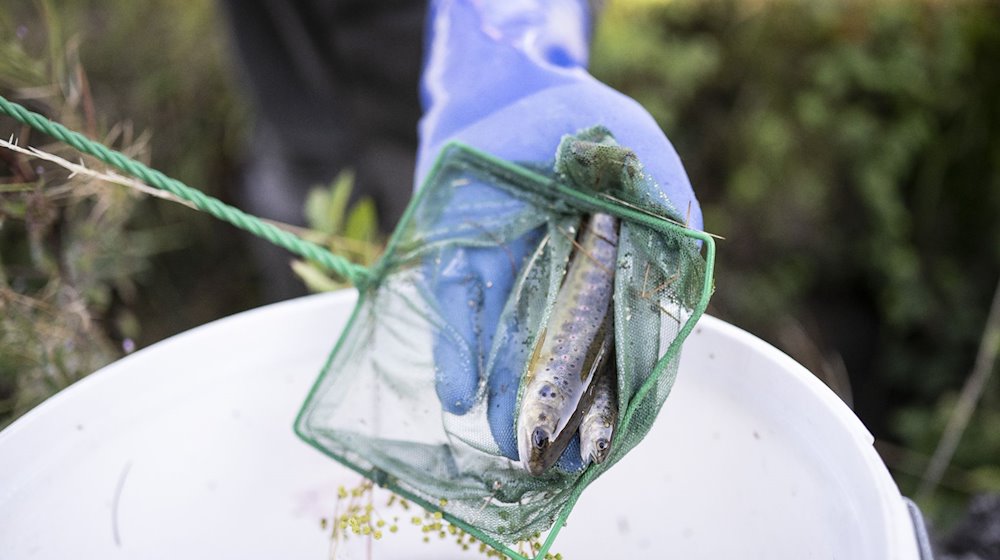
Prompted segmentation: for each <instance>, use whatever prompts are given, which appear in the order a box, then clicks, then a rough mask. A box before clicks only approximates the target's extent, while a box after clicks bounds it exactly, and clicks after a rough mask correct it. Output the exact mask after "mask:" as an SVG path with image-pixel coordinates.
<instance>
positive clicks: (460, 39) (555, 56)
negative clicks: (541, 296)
mask: <svg viewBox="0 0 1000 560" xmlns="http://www.w3.org/2000/svg"><path fill="white" fill-rule="evenodd" d="M589 18H590V14H589V12H588V7H587V4H586V3H585V2H583V1H579V0H503V1H496V2H494V1H489V0H485V1H475V0H436V1H432V4H431V7H430V13H429V17H428V29H427V54H426V62H425V67H424V72H423V78H422V83H421V98H422V103H423V108H424V117H423V119H422V121H421V123H420V148H419V152H418V159H417V172H416V178H417V185H419V184H420V183H421V181H422V180H423V179H424V178H425V177H426V174H427V172H428V171H429V170H430V169H431V166H432V164H433V162H434V160H435V158H436V157H437V155H438V152H439V151H440V149H441V147H442V146H443V145H444V144H445V143H446V142H448V141H451V140H458V141H461V142H464V143H465V144H468V145H471V146H473V147H475V148H478V149H480V150H483V151H485V152H488V153H490V154H493V155H495V156H498V157H501V158H504V159H507V160H509V161H514V162H539V163H544V162H551V161H553V159H554V157H555V153H556V148H557V147H558V145H559V141H560V139H561V138H562V136H563V135H565V134H574V133H576V132H578V131H580V130H581V129H584V128H587V127H590V126H593V125H598V124H600V125H604V126H605V127H607V128H608V129H609V130H611V132H612V133H613V134H614V135H615V137H616V139H617V141H618V143H619V144H620V145H622V146H626V147H629V148H631V149H632V150H634V151H635V153H636V154H637V155H638V156H639V160H640V161H641V162H642V164H643V165H644V167H645V170H646V172H647V173H649V174H650V175H651V176H652V177H653V178H654V179H655V181H656V183H657V184H658V185H660V187H661V188H662V190H663V191H664V193H665V194H666V195H667V197H668V198H669V200H670V201H671V202H672V204H673V206H674V208H675V209H676V210H678V212H679V213H680V214H681V215H688V216H689V219H690V225H691V226H692V227H695V228H699V229H700V228H701V227H702V216H701V210H700V208H699V207H698V203H697V201H696V200H695V197H694V193H693V192H692V190H691V185H690V182H689V181H688V178H687V175H686V174H685V172H684V168H683V167H682V166H681V162H680V159H679V158H678V156H677V153H676V152H675V151H674V148H673V146H671V144H670V142H669V141H668V140H667V138H666V136H664V135H663V132H661V131H660V128H659V127H658V126H657V124H656V122H655V121H654V120H653V118H652V117H651V116H650V115H649V113H647V112H646V111H645V109H643V108H642V107H641V106H640V105H639V104H638V103H636V102H635V101H633V100H632V99H630V98H629V97H626V96H624V95H622V94H621V93H618V92H617V91H615V90H613V89H611V88H609V87H607V86H606V85H604V84H602V83H601V82H599V81H597V80H596V79H594V78H593V77H592V76H590V75H589V74H588V73H587V71H586V69H585V66H586V63H587V44H588V39H589V37H588V35H589V29H590V21H589ZM482 194H483V195H484V196H486V193H485V192H484V193H482ZM493 196H496V195H495V194H494V195H493ZM533 245H534V243H533V241H532V240H530V239H526V240H521V242H518V243H513V244H511V245H509V246H507V247H505V249H504V250H499V249H469V248H466V249H457V250H454V251H450V252H449V253H447V254H446V255H445V258H444V259H443V261H444V262H442V263H441V265H440V268H439V270H440V272H439V277H438V278H437V280H436V282H435V285H434V286H433V289H434V293H435V296H436V297H437V299H438V303H439V305H440V307H441V309H442V314H443V319H444V321H445V322H446V323H447V324H448V325H449V328H448V329H447V330H448V331H449V333H450V336H439V337H437V339H436V340H435V346H434V358H435V363H436V364H437V366H436V367H437V376H436V379H437V387H436V388H437V393H438V397H439V398H440V400H441V403H442V406H443V407H444V409H445V410H446V411H448V412H450V413H453V414H464V413H466V412H468V410H469V409H470V408H471V407H472V406H473V405H474V404H475V400H476V396H477V391H478V389H479V385H480V379H481V377H482V376H483V375H484V372H483V371H482V370H483V369H484V363H483V362H484V361H485V356H486V355H488V353H489V351H490V348H491V345H492V342H493V335H494V330H495V326H496V324H497V320H498V318H499V317H500V313H501V311H502V309H503V306H504V303H505V301H506V299H507V296H508V294H509V292H510V289H511V285H512V284H513V281H514V277H515V274H516V272H517V271H516V270H513V269H512V267H511V264H510V263H511V262H512V260H513V261H515V262H518V263H520V262H522V260H523V258H524V257H525V256H526V255H527V254H528V252H529V251H531V250H532V249H533V248H534V247H533ZM512 257H513V259H512ZM513 369H514V368H507V369H504V368H502V367H497V368H494V371H493V372H492V374H491V376H490V378H489V380H488V385H487V389H488V391H489V397H488V398H489V401H488V405H489V409H488V418H489V423H490V429H491V431H492V434H493V437H494V439H495V440H496V442H497V444H498V445H499V447H500V450H501V452H502V453H503V454H504V455H506V456H507V457H509V458H511V459H515V460H516V459H517V458H518V457H517V444H516V436H515V432H514V414H515V411H514V406H515V402H516V399H517V390H518V383H519V379H518V376H519V375H520V372H515V371H512V370H513ZM560 466H561V467H562V468H564V469H568V470H574V469H576V468H579V467H580V466H581V463H580V457H579V449H578V444H576V443H574V444H571V446H570V448H568V449H567V452H566V454H565V455H564V457H563V460H562V461H561V462H560Z"/></svg>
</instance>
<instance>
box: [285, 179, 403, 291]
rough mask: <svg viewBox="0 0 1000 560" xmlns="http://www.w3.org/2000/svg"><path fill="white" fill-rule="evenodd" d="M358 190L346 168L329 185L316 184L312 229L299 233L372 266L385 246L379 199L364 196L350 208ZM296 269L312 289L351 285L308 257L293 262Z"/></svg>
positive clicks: (310, 205)
mask: <svg viewBox="0 0 1000 560" xmlns="http://www.w3.org/2000/svg"><path fill="white" fill-rule="evenodd" d="M353 190H354V173H353V172H351V171H342V172H341V173H340V174H339V175H337V177H336V178H335V179H334V180H333V182H331V183H330V185H329V186H327V187H316V188H314V189H312V190H311V191H309V196H308V197H307V198H306V207H305V214H306V222H307V224H308V226H309V229H305V230H302V231H300V232H298V233H299V235H300V236H301V237H303V238H304V239H308V240H309V241H312V242H313V243H318V244H320V245H322V246H324V247H326V248H327V249H329V250H330V251H331V252H332V253H333V254H335V255H340V256H342V257H346V258H347V259H348V260H350V261H351V262H354V263H357V264H361V265H364V266H372V265H374V264H375V261H376V260H377V259H378V257H379V255H380V254H381V253H382V250H383V248H384V247H385V242H384V240H383V239H382V236H381V234H380V233H379V227H378V217H377V216H376V213H375V201H374V200H372V199H371V197H367V196H363V197H360V198H359V199H358V200H357V201H356V202H354V204H351V205H350V207H348V202H349V201H350V200H351V193H352V191H353ZM292 270H294V271H295V274H296V275H297V276H298V277H299V278H300V279H301V280H302V281H303V282H305V284H306V286H307V287H308V288H309V290H310V291H313V292H328V291H332V290H339V289H342V288H347V287H350V286H351V284H350V283H349V282H348V281H347V280H346V279H344V278H336V277H331V276H330V273H329V272H328V271H326V270H325V269H324V268H322V267H321V266H319V265H318V264H316V263H311V262H308V261H304V260H296V261H293V262H292Z"/></svg>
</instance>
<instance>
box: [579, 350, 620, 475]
mask: <svg viewBox="0 0 1000 560" xmlns="http://www.w3.org/2000/svg"><path fill="white" fill-rule="evenodd" d="M616 374H617V372H616V371H615V361H614V360H607V361H606V362H605V365H604V367H603V368H602V370H601V371H599V372H598V373H597V379H596V380H594V384H595V387H594V397H593V400H592V402H591V403H590V406H589V407H587V408H586V409H585V410H584V411H583V418H582V420H581V421H580V456H581V457H583V462H584V464H586V463H603V462H604V460H605V459H607V458H608V454H609V453H610V452H611V441H612V438H613V437H614V434H615V424H617V423H618V387H617V386H618V378H617V375H616Z"/></svg>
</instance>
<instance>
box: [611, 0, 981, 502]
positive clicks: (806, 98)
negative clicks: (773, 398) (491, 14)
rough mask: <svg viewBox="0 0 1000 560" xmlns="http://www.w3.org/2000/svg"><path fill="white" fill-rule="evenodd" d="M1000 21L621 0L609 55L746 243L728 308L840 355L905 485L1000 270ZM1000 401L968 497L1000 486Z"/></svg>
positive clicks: (864, 6)
mask: <svg viewBox="0 0 1000 560" xmlns="http://www.w3.org/2000/svg"><path fill="white" fill-rule="evenodd" d="M998 23H1000V4H997V3H995V2H987V1H983V2H956V3H947V2H935V1H930V0H925V1H908V2H886V1H879V2H863V1H839V2H813V1H809V0H783V1H777V0H776V1H770V2H748V1H743V0H717V1H695V0H676V1H670V2H644V3H629V2H624V1H623V2H618V3H611V5H610V6H609V9H608V10H607V12H606V13H605V16H604V19H603V21H602V25H601V26H600V28H599V30H598V33H597V37H596V45H595V48H594V50H593V59H592V70H593V72H594V74H595V75H597V76H598V77H600V78H602V79H604V80H605V81H607V82H608V83H609V84H610V85H612V86H614V87H616V88H618V89H620V90H621V91H623V92H625V93H626V94H629V95H631V96H633V97H635V98H636V99H637V100H638V101H639V102H640V103H642V104H643V105H644V106H645V107H646V108H647V109H649V110H650V112H651V113H652V114H653V116H654V117H655V118H656V119H657V120H658V121H659V122H660V124H661V126H662V127H663V128H664V130H665V131H666V132H667V135H668V136H669V137H670V138H671V140H672V141H673V142H674V144H675V146H676V148H677V151H678V152H679V153H680V154H681V157H682V159H683V161H684V163H685V166H686V168H687V170H688V173H689V175H690V177H691V181H692V184H694V185H695V190H696V192H697V193H698V196H699V199H700V201H701V203H702V205H703V210H704V213H705V223H706V227H707V228H708V229H709V230H710V231H712V232H713V233H716V234H720V235H722V236H725V237H726V240H725V241H723V242H722V243H721V244H720V250H719V269H718V280H717V286H718V289H717V291H716V295H715V299H714V300H713V308H714V309H713V312H714V313H716V314H719V315H721V316H723V317H724V318H726V319H728V320H730V321H732V322H734V323H736V324H739V325H741V326H743V327H744V328H747V329H748V330H750V331H751V332H754V333H757V334H759V335H760V336H762V337H764V338H767V339H769V340H771V341H772V342H774V343H776V344H778V345H779V346H781V347H783V348H784V349H785V350H786V351H788V352H790V353H791V354H793V355H794V356H796V357H797V358H799V359H800V360H802V361H807V362H808V358H809V356H808V355H807V354H808V353H809V352H808V349H803V348H798V347H796V346H795V344H793V343H790V342H791V340H790V339H789V337H787V336H785V335H784V333H786V332H787V329H786V326H787V324H788V322H789V321H791V322H796V323H801V324H804V325H805V326H806V330H807V331H808V332H809V335H810V338H811V339H813V340H816V341H818V343H817V344H818V345H819V346H820V348H821V349H822V353H823V354H825V355H826V356H830V355H831V354H839V357H842V358H843V362H844V363H845V364H846V369H847V371H848V373H849V374H850V377H851V385H852V386H853V387H854V397H855V403H856V405H857V410H858V411H859V413H860V414H861V416H862V419H864V420H865V421H866V423H867V424H868V425H869V426H870V427H871V428H872V429H873V431H874V432H875V433H876V435H877V436H878V437H879V438H880V439H886V440H887V441H890V442H896V443H897V444H899V445H900V446H902V447H903V448H904V449H906V450H908V451H907V452H906V453H903V454H897V455H896V456H893V457H891V458H890V457H887V458H890V459H891V460H890V465H891V466H893V467H895V469H896V473H897V475H898V478H899V479H900V481H901V482H902V483H903V489H904V491H911V492H912V490H913V488H914V486H913V480H912V478H911V477H910V476H908V475H910V474H919V473H920V472H922V469H923V467H924V463H925V460H926V457H927V456H929V455H930V454H931V453H932V451H933V449H934V445H935V444H936V442H937V438H938V437H939V436H940V433H941V430H942V428H943V425H944V422H945V421H946V419H947V414H948V412H949V411H950V409H951V404H952V403H953V402H954V394H955V392H956V391H957V389H958V388H959V387H960V386H961V383H962V381H963V379H964V378H965V376H966V375H967V374H968V372H969V370H970V369H971V367H972V362H973V357H974V355H975V351H976V346H977V344H978V342H979V338H980V335H981V333H982V331H983V328H984V323H985V319H986V314H987V310H988V307H989V303H990V299H991V296H992V292H993V288H994V286H995V285H996V281H997V277H998V275H1000V25H998ZM807 365H812V366H814V367H813V369H814V371H815V370H817V369H822V367H815V364H807ZM998 386H1000V383H998V382H997V381H996V380H994V382H993V383H992V384H991V385H990V386H989V387H988V393H989V394H987V395H986V396H985V397H984V401H983V403H982V404H981V406H980V408H979V410H978V411H977V416H976V418H975V420H974V425H975V426H976V427H974V428H972V429H970V430H969V431H968V432H967V433H966V436H965V438H964V439H963V441H962V445H961V447H960V449H959V452H958V454H957V456H956V458H955V462H954V465H955V467H956V468H955V469H953V473H952V476H950V477H949V480H951V481H952V482H953V486H956V487H958V489H959V490H961V491H962V492H983V491H987V490H994V491H995V490H1000V476H997V475H998V469H1000V436H998V432H997V431H996V430H995V427H996V426H997V425H1000V424H998V420H1000V387H998ZM990 426H992V427H993V428H994V429H992V430H991V429H989V427H990ZM939 494H940V495H939V496H938V499H935V500H932V501H930V502H928V503H926V504H922V505H924V506H925V507H926V508H929V509H930V510H931V512H932V513H933V514H935V515H937V514H940V515H943V516H944V517H948V515H949V513H950V511H949V510H950V508H951V507H953V506H955V505H957V504H958V503H961V500H958V501H952V500H950V498H952V497H958V498H961V496H960V495H959V496H955V495H949V494H948V493H947V492H944V493H939Z"/></svg>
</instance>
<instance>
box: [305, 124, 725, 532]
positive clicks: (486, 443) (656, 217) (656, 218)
mask: <svg viewBox="0 0 1000 560" xmlns="http://www.w3.org/2000/svg"><path fill="white" fill-rule="evenodd" d="M581 142H583V143H581ZM581 146H583V147H584V148H585V149H582V148H581ZM555 156H556V158H555V159H556V161H555V163H554V164H553V163H552V162H549V163H547V164H542V165H539V164H537V163H536V164H532V165H512V164H509V163H507V162H503V161H500V160H496V159H493V158H491V157H490V156H488V155H486V154H482V153H479V152H476V151H475V150H472V149H471V148H468V147H464V146H461V145H450V146H449V147H447V148H446V149H445V150H444V151H443V152H442V156H441V157H440V159H439V160H438V163H437V164H436V166H435V168H434V169H433V171H432V172H431V174H430V176H429V178H428V180H427V182H426V184H425V185H424V187H423V188H422V189H421V190H420V192H419V193H418V195H417V197H416V198H415V200H414V201H413V203H412V204H411V206H410V208H409V209H408V211H407V213H406V215H405V216H404V218H403V221H402V223H401V224H400V226H399V227H398V229H397V231H396V232H395V234H394V236H393V239H392V240H391V241H390V244H389V247H388V249H387V252H386V254H385V255H384V257H383V258H382V259H381V261H380V262H379V263H378V264H377V266H376V267H375V269H374V270H373V272H374V274H373V280H372V281H371V282H370V283H369V284H368V285H365V286H360V287H359V292H360V297H359V301H358V303H357V306H356V308H355V310H354V314H353V315H352V317H351V319H350V323H349V324H348V326H347V328H346V329H345V331H344V333H343V335H342V337H341V339H340V340H339V341H338V343H337V345H336V347H335V348H334V350H333V352H332V354H331V356H330V358H329V360H328V362H327V364H326V366H325V368H324V370H323V371H322V373H321V375H320V377H319V379H318V381H317V382H316V384H315V386H314V387H313V390H312V392H311V393H310V395H309V397H308V399H307V401H306V403H305V405H304V406H303V409H302V411H301V413H300V415H299V418H298V420H297V424H296V429H297V431H298V433H299V434H300V435H301V436H302V437H303V438H304V439H306V440H307V441H309V442H310V443H312V444H313V445H314V446H316V447H317V448H319V449H321V450H322V451H324V452H325V453H327V454H328V455H330V456H331V457H333V458H335V459H337V460H338V461H340V462H342V463H344V464H345V465H347V466H349V467H351V468H353V469H354V470H357V471H359V472H361V473H363V474H364V475H365V476H368V477H369V478H371V479H373V480H374V481H376V482H377V483H379V484H381V485H383V486H387V487H389V488H390V489H392V490H394V491H396V492H398V493H400V494H402V495H404V496H408V497H410V498H411V499H414V500H416V501H417V502H419V503H421V504H422V505H424V506H425V507H428V508H430V509H432V510H441V511H443V512H444V514H445V516H446V517H447V519H449V520H450V521H452V522H453V523H458V524H459V525H460V526H462V527H463V528H465V529H467V530H469V529H472V532H473V534H474V535H477V536H479V537H480V538H481V539H483V540H485V541H487V542H491V543H501V544H509V543H514V542H517V541H520V540H524V539H527V538H530V537H532V536H534V535H536V534H538V533H541V532H544V531H546V530H548V529H549V528H550V527H552V526H553V524H555V523H556V522H557V521H559V523H558V524H557V525H556V530H558V527H559V526H561V525H562V521H564V520H565V516H566V515H567V514H568V511H569V509H570V508H571V507H572V504H573V503H574V502H575V499H576V497H577V496H578V495H579V492H580V491H581V490H582V489H583V487H584V486H586V484H588V483H589V482H590V481H592V480H593V479H594V478H596V476H598V475H600V474H601V473H602V472H604V471H605V470H606V469H608V468H610V467H611V466H612V465H613V464H614V463H615V462H617V461H618V460H619V459H621V458H622V457H623V456H624V455H625V454H626V453H628V451H629V450H631V449H632V448H633V447H634V446H635V445H636V444H637V443H639V441H640V440H641V439H642V438H643V437H644V436H645V435H646V433H647V432H648V430H649V429H650V427H651V426H652V424H653V421H654V420H655V418H656V416H657V414H658V412H659V410H660V408H661V406H662V405H663V403H664V401H665V400H666V398H667V395H668V393H669V392H670V388H671V386H672V385H673V382H674V378H675V375H676V373H677V365H678V361H679V356H680V354H679V350H680V344H681V342H682V340H683V337H684V336H686V334H687V332H688V331H689V330H690V328H691V326H692V325H693V322H694V321H695V320H696V319H697V317H698V316H699V315H700V314H701V312H702V311H703V310H704V307H705V305H706V304H707V298H708V295H709V292H710V287H711V278H710V275H711V274H710V272H711V269H710V266H709V267H708V268H706V259H705V257H703V255H702V253H703V251H704V249H705V244H706V242H707V244H709V245H710V244H711V240H710V239H708V238H707V237H705V236H704V234H700V232H693V231H691V230H689V229H687V228H685V227H684V226H683V218H682V217H681V216H680V215H679V214H678V213H677V212H676V211H675V210H674V209H673V208H672V207H671V205H670V203H669V201H667V200H666V199H665V197H664V196H663V195H662V194H660V193H661V190H660V189H659V188H658V187H657V185H655V184H654V183H653V181H652V179H651V178H650V177H649V176H647V175H646V174H644V172H643V169H642V167H641V165H640V163H639V162H638V161H637V159H636V158H635V156H634V155H633V154H632V153H631V152H630V151H628V150H624V149H622V148H619V147H617V146H615V145H614V141H613V138H612V136H611V134H610V133H609V132H608V131H607V130H605V129H603V128H599V127H596V128H593V129H589V130H586V131H583V132H581V133H580V134H578V135H577V136H571V137H567V138H566V139H564V141H563V142H562V144H561V145H560V148H559V151H558V153H557V154H555ZM595 212H603V213H609V214H612V215H615V216H617V217H618V218H619V219H620V222H619V223H620V226H619V227H620V229H619V236H620V239H619V247H618V253H617V264H616V269H615V271H614V273H615V276H614V278H615V279H614V295H613V306H614V307H613V309H614V334H615V351H616V359H617V363H616V366H617V386H618V391H617V399H618V410H619V414H618V419H617V422H618V425H617V427H616V431H615V436H614V438H613V441H612V446H611V451H610V455H609V456H608V458H607V460H605V461H604V462H603V463H601V464H594V465H591V466H590V467H589V468H585V467H583V466H581V461H580V460H579V454H580V451H579V445H578V444H577V443H576V442H574V443H573V444H571V445H570V447H569V448H568V449H567V451H566V454H565V456H564V457H563V459H562V460H560V462H559V463H558V464H556V465H555V466H554V467H553V468H550V469H549V470H548V471H546V472H545V473H544V474H543V475H541V476H532V475H530V474H529V473H528V472H527V471H526V470H525V469H524V468H523V467H522V466H521V464H520V463H519V462H518V461H517V447H516V445H514V443H513V442H514V439H515V431H514V430H515V425H514V424H515V422H516V417H517V408H516V402H517V399H516V398H510V393H511V392H513V393H514V395H515V396H516V393H517V391H518V390H519V387H520V385H521V384H520V379H521V378H522V375H523V373H524V371H525V368H526V367H527V363H528V361H529V359H530V355H531V349H532V347H533V346H534V343H535V342H536V339H537V337H538V335H539V332H540V331H541V330H542V329H543V328H545V324H546V321H547V318H548V317H549V315H550V313H551V310H552V308H553V306H555V305H558V303H559V302H558V301H557V298H556V294H557V291H558V289H559V286H560V283H561V282H562V279H563V276H564V273H565V271H566V268H567V263H568V262H569V260H570V258H571V256H572V254H573V252H574V251H575V250H576V249H577V245H576V244H575V241H574V233H575V232H576V231H577V230H578V228H579V227H580V224H581V221H582V220H584V219H585V218H586V216H588V215H590V214H593V213H595ZM699 234H700V235H699ZM486 256H489V257H490V258H489V259H485V257H486ZM709 256H710V255H709ZM478 260H484V262H490V263H494V267H493V268H492V269H491V268H490V267H479V268H477V267H476V266H475V263H476V262H478ZM470 263H471V264H470ZM496 263H499V264H496ZM463 267H464V268H463ZM456 269H458V270H460V271H465V272H460V273H457V274H456V272H455V270H456ZM470 270H473V271H474V270H478V271H479V273H478V274H473V273H470V272H468V271H470ZM484 270H485V271H486V272H483V271H484ZM491 270H495V271H496V272H497V277H496V278H491V277H490V276H489V275H490V273H491V272H490V271H491ZM456 286H458V291H455V290H456ZM490 290H498V291H501V292H502V295H501V296H500V297H502V298H504V300H503V302H502V305H500V306H495V307H496V309H498V310H499V311H498V312H494V311H490V309H489V306H484V305H483V301H485V299H487V298H488V297H497V296H493V295H491V293H490ZM456 294H460V295H456ZM456 298H461V300H462V301H459V304H460V305H459V307H460V308H461V307H463V306H464V309H463V310H462V316H463V317H466V319H463V320H466V321H469V322H470V323H469V324H464V325H463V324H456V321H457V320H456V319H455V316H456V314H455V312H454V309H455V308H456V301H455V299H456ZM465 300H467V301H465ZM470 332H471V333H472V334H473V336H471V337H470V336H469V333H470ZM491 333H492V336H489V335H490V334H491ZM445 360H447V361H448V362H447V363H448V364H449V366H450V369H449V371H454V370H456V369H457V370H459V371H467V372H469V375H468V376H467V377H465V378H463V379H460V380H459V381H454V380H449V379H447V378H445V377H444V376H445V373H447V372H445V371H444V370H443V369H442V365H441V364H442V363H443V361H445ZM502 395H506V396H507V398H501V396H502ZM503 418H508V419H509V421H508V422H506V423H505V422H504V421H503ZM574 453H575V454H576V456H575V457H573V456H572V454H574ZM572 459H576V460H575V461H574V460H572Z"/></svg>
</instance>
